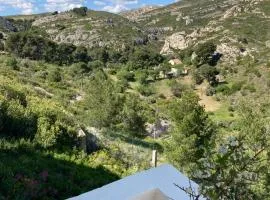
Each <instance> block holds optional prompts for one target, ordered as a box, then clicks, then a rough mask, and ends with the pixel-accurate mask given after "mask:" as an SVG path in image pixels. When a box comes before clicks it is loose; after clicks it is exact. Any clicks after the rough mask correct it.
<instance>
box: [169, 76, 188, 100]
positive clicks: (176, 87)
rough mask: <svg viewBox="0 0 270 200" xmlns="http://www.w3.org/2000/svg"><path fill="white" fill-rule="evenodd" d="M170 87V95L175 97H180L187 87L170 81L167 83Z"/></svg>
mask: <svg viewBox="0 0 270 200" xmlns="http://www.w3.org/2000/svg"><path fill="white" fill-rule="evenodd" d="M169 85H170V87H171V91H172V94H173V95H174V96H175V97H181V96H182V94H183V92H184V91H186V90H187V87H186V86H185V85H183V84H181V83H179V82H177V81H175V80H174V81H172V82H170V83H169Z"/></svg>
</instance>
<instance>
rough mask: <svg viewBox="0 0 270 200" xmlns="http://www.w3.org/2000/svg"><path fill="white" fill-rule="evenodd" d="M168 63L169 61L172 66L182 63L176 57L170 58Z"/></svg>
mask: <svg viewBox="0 0 270 200" xmlns="http://www.w3.org/2000/svg"><path fill="white" fill-rule="evenodd" d="M169 63H170V64H171V65H172V66H174V65H180V64H182V61H181V60H179V59H177V58H176V59H172V60H170V61H169Z"/></svg>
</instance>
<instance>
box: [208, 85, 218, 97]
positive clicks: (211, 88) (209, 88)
mask: <svg viewBox="0 0 270 200" xmlns="http://www.w3.org/2000/svg"><path fill="white" fill-rule="evenodd" d="M215 93H216V89H215V88H214V87H211V86H209V87H207V89H206V95H207V96H213V95H214V94H215Z"/></svg>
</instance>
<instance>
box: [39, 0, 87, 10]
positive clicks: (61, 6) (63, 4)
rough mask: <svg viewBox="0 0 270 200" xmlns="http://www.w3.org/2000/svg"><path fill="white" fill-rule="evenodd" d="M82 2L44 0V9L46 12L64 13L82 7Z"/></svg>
mask: <svg viewBox="0 0 270 200" xmlns="http://www.w3.org/2000/svg"><path fill="white" fill-rule="evenodd" d="M84 2H85V1H84V0H46V3H45V5H44V8H45V10H46V11H65V10H70V9H73V8H78V7H82V6H83V4H84Z"/></svg>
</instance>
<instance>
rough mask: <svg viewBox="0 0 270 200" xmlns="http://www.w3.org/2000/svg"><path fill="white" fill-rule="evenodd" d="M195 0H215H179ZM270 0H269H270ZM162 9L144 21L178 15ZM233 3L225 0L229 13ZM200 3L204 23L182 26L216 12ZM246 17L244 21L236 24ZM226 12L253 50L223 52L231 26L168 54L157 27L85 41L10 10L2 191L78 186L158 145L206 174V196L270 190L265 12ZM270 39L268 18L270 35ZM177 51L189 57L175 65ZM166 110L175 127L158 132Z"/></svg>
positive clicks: (58, 194) (0, 112)
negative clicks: (118, 42) (60, 37)
mask: <svg viewBox="0 0 270 200" xmlns="http://www.w3.org/2000/svg"><path fill="white" fill-rule="evenodd" d="M188 2H191V3H190V4H188V5H189V6H190V5H193V7H189V6H184V7H183V8H182V9H183V12H187V13H189V12H190V15H191V16H193V15H192V14H194V13H197V11H198V10H197V9H199V8H202V9H204V8H205V7H207V5H206V2H208V1H207V0H202V1H200V2H198V1H183V2H180V3H176V4H174V5H172V6H171V7H173V6H175V5H178V4H180V5H182V3H183V4H184V5H186V4H187V3H188ZM220 2H221V1H220V0H219V1H211V2H210V1H209V2H208V4H209V5H212V6H215V4H218V3H220ZM261 4H262V5H261ZM265 4H266V3H265V2H263V3H260V4H259V5H260V6H262V7H263V10H266V11H268V10H269V9H268V7H269V6H268V7H267V5H265ZM209 5H208V6H209ZM171 7H170V6H169V7H166V9H170V8H171ZM191 8H194V9H193V10H192V9H191ZM160 9H161V10H162V8H160ZM160 9H157V10H155V11H153V13H152V15H150V17H149V18H147V19H143V20H142V21H145V22H148V21H149V20H150V21H149V23H150V22H151V20H152V21H153V20H154V17H155V16H158V17H160V20H159V21H157V22H155V23H154V24H155V26H161V25H170V24H171V23H173V22H174V21H173V20H172V18H173V15H171V14H168V12H167V11H164V12H160V13H158V14H156V12H157V11H160ZM202 9H199V10H202ZM267 9H268V10H267ZM221 11H222V9H221V8H219V7H217V15H219V13H220V12H221ZM193 12H194V13H193ZM208 12H209V10H207V13H208ZM198 13H199V14H198V15H196V17H194V16H193V17H194V19H193V20H194V21H193V23H191V24H188V25H187V24H186V25H185V23H184V22H183V20H182V21H181V20H180V21H179V23H177V24H172V25H173V28H175V30H178V29H179V28H181V29H182V28H185V29H186V31H187V32H190V31H191V28H194V27H197V26H200V25H206V24H207V22H208V21H207V19H208V18H211V17H209V16H212V15H210V14H209V16H208V14H207V17H203V16H202V15H203V11H198ZM65 14H67V15H68V17H72V20H74V19H76V20H77V19H78V20H80V22H81V21H84V20H86V18H87V17H89V18H91V17H93V18H97V19H99V17H100V18H101V19H102V20H100V22H105V24H106V26H105V27H106V28H108V30H111V29H113V31H116V29H118V27H117V25H116V24H117V23H119V24H121V23H124V22H125V23H126V21H125V20H126V19H125V20H123V19H122V18H121V17H120V16H119V17H117V16H114V15H110V14H108V13H105V12H101V13H98V12H97V13H96V12H94V11H93V12H90V11H88V9H87V8H85V7H83V8H75V9H73V10H71V11H70V12H67V13H65ZM45 15H47V14H45ZM57 15H59V14H58V13H57V12H55V13H53V14H52V15H51V14H48V16H49V17H55V16H57ZM254 15H255V14H254ZM90 16H91V17H90ZM112 16H113V17H112ZM200 17H201V19H200ZM253 17H254V16H253ZM243 19H246V20H248V21H247V23H246V24H245V25H243V27H242V28H241V27H240V28H232V27H231V26H233V25H232V24H237V23H236V22H235V21H234V20H240V21H241V20H243ZM117 20H119V21H120V22H119V21H117ZM222 20H224V21H222ZM222 20H219V21H218V23H223V25H224V26H225V27H227V28H228V30H229V31H233V37H235V35H237V39H235V38H234V39H228V38H229V36H230V35H229V34H231V33H228V31H227V33H228V38H226V42H228V41H229V40H230V42H231V41H232V42H233V44H234V45H235V46H237V48H238V50H240V51H241V52H242V53H239V54H237V55H234V52H235V51H229V52H227V51H224V52H225V53H224V52H223V53H220V52H219V51H220V45H221V41H222V40H221V39H220V38H219V37H220V35H219V32H218V33H215V34H217V36H216V37H213V35H211V34H213V32H210V33H209V34H210V35H208V36H209V38H207V37H205V38H204V37H202V38H200V41H198V43H194V44H193V43H190V45H189V46H188V47H187V48H186V49H184V50H177V49H172V52H171V54H170V55H166V56H165V55H160V53H159V50H160V49H159V48H157V46H158V44H157V43H158V42H157V43H154V42H153V41H151V40H150V39H149V37H143V36H142V35H144V34H145V33H146V32H147V31H146V32H144V33H140V34H137V36H138V37H133V35H132V36H130V35H129V33H130V32H128V31H130V29H127V32H128V34H127V35H124V36H123V38H124V37H126V38H125V39H127V40H129V41H130V42H128V43H127V44H125V45H123V46H122V47H121V48H115V46H113V45H111V46H110V45H100V46H94V47H89V46H83V45H78V46H76V45H74V44H72V43H66V42H56V41H55V40H54V41H52V40H50V39H49V38H50V37H48V32H46V31H44V27H43V28H41V27H36V26H35V27H32V26H31V23H32V21H34V20H32V19H31V20H17V19H16V20H15V19H12V18H11V19H8V21H9V23H11V24H9V25H10V28H12V27H13V28H14V31H12V30H13V29H12V30H11V29H10V30H8V31H6V30H5V31H3V33H2V32H0V52H1V55H0V158H1V161H0V199H63V198H68V197H71V196H75V195H78V194H81V193H83V192H86V191H89V190H91V189H94V188H97V187H100V186H102V185H105V184H107V183H109V182H112V181H114V180H117V179H120V178H122V177H124V176H127V175H129V174H132V173H135V172H137V171H139V170H143V169H147V168H149V167H150V162H149V159H150V157H151V151H152V150H153V149H157V150H158V152H159V162H160V163H163V162H170V163H171V164H173V165H174V166H176V167H177V168H178V169H179V170H180V171H181V172H183V173H185V174H186V175H187V176H188V177H190V178H191V179H192V180H194V181H195V182H197V183H198V184H199V186H200V191H199V194H194V195H193V196H194V199H196V197H200V196H205V197H207V198H209V199H214V200H215V199H224V200H235V199H269V195H270V191H269V190H270V188H269V186H268V185H269V180H270V179H269V166H268V162H269V155H270V154H269V151H270V148H269V116H270V113H269V109H270V102H269V94H268V92H266V91H268V90H269V88H270V81H269V78H270V73H269V67H270V65H269V59H270V57H269V54H268V49H264V48H263V47H258V46H257V44H258V41H255V38H254V35H258V34H256V31H258V30H256V31H255V30H253V29H252V30H250V27H255V25H256V24H257V22H256V20H254V19H249V16H248V14H247V13H244V14H243V15H242V18H241V17H237V16H236V17H235V16H232V17H231V18H228V19H227V20H225V19H223V18H222ZM258 21H259V20H258ZM78 23H79V21H78ZM128 23H130V24H129V25H130V26H133V25H134V24H136V23H135V22H134V23H133V24H132V23H131V22H128ZM262 23H263V24H264V26H262V27H266V28H267V27H268V26H267V24H266V22H265V21H262ZM12 24H13V25H12ZM63 24H64V23H63ZM63 24H61V25H60V23H59V22H56V24H55V27H56V29H61V30H65V31H72V30H69V29H68V27H65V26H66V24H64V25H63ZM119 24H118V25H119ZM11 25H12V26H11ZM80 25H85V24H80ZM121 25H123V24H121ZM139 25H141V23H138V24H137V25H136V26H139ZM115 26H116V27H117V28H115V29H114V27H115ZM136 26H135V25H134V26H133V31H134V30H137V32H140V31H141V30H140V29H139V28H138V27H137V28H138V29H136V28H134V27H136ZM247 27H248V28H247ZM262 27H261V26H258V29H262ZM87 28H88V29H89V31H90V30H91V29H92V24H88V26H87ZM103 28H104V27H103ZM110 28H111V29H110ZM126 28H127V27H126ZM123 29H124V26H123V27H122V29H119V30H118V31H120V32H125V31H123ZM263 29H264V28H263ZM1 31H2V30H1ZM11 32H12V33H11ZM103 32H104V34H105V32H106V31H103ZM107 32H109V31H107ZM135 32H136V31H135ZM150 32H151V34H152V33H153V32H154V35H156V36H157V37H159V36H160V37H162V36H161V35H159V34H160V33H159V31H155V30H154V29H153V30H152V31H151V30H148V33H150ZM132 33H133V32H132ZM118 34H119V36H118V37H119V38H120V37H122V35H121V34H122V33H118ZM222 34H223V33H222ZM139 36H140V37H139ZM148 36H149V35H148ZM152 36H153V35H152ZM52 38H53V37H52ZM108 38H109V37H108ZM109 39H111V38H109ZM222 39H223V38H222ZM266 39H267V34H266V33H265V32H264V31H263V30H262V34H261V35H260V36H259V35H258V40H260V41H259V44H261V45H262V43H263V44H264V43H265V42H266V41H265V40H266ZM227 40H228V41H227ZM131 41H132V42H131ZM230 44H231V43H230ZM223 45H224V43H223ZM226 47H227V46H226ZM253 47H254V49H256V48H257V49H256V51H255V50H254V51H251V50H250V51H246V49H251V48H253ZM255 47H256V48H255ZM227 48H230V47H227ZM245 52H246V53H245ZM227 57H229V59H227V60H226V58H227ZM171 59H174V60H175V59H176V60H177V59H179V60H180V62H178V64H175V65H173V66H172V65H171V64H169V61H170V60H171ZM161 121H167V122H169V130H168V131H167V132H164V133H162V134H161V137H160V138H156V135H155V133H154V135H153V129H152V132H151V130H150V131H149V125H153V126H154V127H155V128H156V127H159V126H160V122H161ZM150 127H151V126H150ZM154 132H156V130H154ZM82 133H83V134H82ZM153 137H154V138H153ZM84 139H85V140H84Z"/></svg>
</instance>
